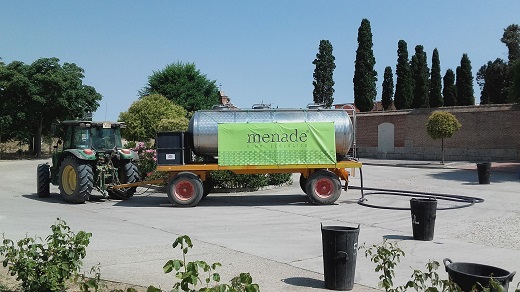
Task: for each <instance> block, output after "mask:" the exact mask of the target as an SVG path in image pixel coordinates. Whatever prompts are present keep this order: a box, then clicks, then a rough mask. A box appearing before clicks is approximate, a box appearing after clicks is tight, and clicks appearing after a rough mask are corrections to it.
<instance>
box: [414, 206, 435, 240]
mask: <svg viewBox="0 0 520 292" xmlns="http://www.w3.org/2000/svg"><path fill="white" fill-rule="evenodd" d="M410 210H411V211H412V212H411V213H412V231H413V239H415V240H424V241H428V240H433V233H434V230H435V217H436V216H437V215H436V212H437V200H436V199H432V198H427V199H417V198H413V199H411V200H410Z"/></svg>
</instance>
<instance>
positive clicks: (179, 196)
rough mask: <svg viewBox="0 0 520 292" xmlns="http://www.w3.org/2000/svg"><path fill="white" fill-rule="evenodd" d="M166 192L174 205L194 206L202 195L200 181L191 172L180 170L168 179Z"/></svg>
mask: <svg viewBox="0 0 520 292" xmlns="http://www.w3.org/2000/svg"><path fill="white" fill-rule="evenodd" d="M166 192H167V194H168V198H169V199H170V202H171V203H172V204H173V205H174V206H178V207H194V206H196V205H197V204H198V203H199V201H200V200H201V199H202V196H203V186H202V181H201V180H200V178H199V177H198V176H196V175H195V174H193V173H191V172H181V173H179V174H178V175H176V176H174V177H173V178H172V179H170V181H169V182H168V187H167V189H166Z"/></svg>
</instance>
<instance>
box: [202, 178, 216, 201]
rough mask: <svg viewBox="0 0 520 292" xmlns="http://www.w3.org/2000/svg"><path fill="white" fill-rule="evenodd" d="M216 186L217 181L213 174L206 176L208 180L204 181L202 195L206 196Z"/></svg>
mask: <svg viewBox="0 0 520 292" xmlns="http://www.w3.org/2000/svg"><path fill="white" fill-rule="evenodd" d="M214 187H215V183H214V181H213V178H212V177H211V175H209V174H208V175H207V176H206V180H205V181H203V182H202V197H203V198H205V197H207V196H208V195H209V193H211V191H213V188H214Z"/></svg>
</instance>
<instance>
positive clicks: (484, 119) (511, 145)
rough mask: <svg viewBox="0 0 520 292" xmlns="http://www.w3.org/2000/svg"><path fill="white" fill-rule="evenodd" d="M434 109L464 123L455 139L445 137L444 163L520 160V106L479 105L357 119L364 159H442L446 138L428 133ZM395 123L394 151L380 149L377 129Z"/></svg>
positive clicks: (360, 153)
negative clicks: (428, 122) (437, 138)
mask: <svg viewBox="0 0 520 292" xmlns="http://www.w3.org/2000/svg"><path fill="white" fill-rule="evenodd" d="M435 110H443V111H447V112H450V113H452V114H453V115H455V117H457V119H458V120H459V122H460V123H461V124H462V128H461V129H460V130H459V131H458V132H456V133H455V134H454V135H453V137H451V138H448V139H444V148H445V160H446V161H450V160H451V161H455V160H465V161H505V160H520V105H511V104H506V105H479V106H464V107H445V108H441V109H414V110H399V111H389V112H374V113H373V112H368V113H358V114H357V115H356V124H357V126H356V133H357V134H356V145H357V151H358V156H359V157H372V158H386V159H417V160H440V159H441V153H442V152H441V140H433V139H431V138H430V137H429V136H428V134H427V133H426V122H427V120H428V117H429V116H430V115H431V113H432V112H433V111H435ZM382 123H392V124H393V125H394V150H393V151H391V152H387V153H383V152H381V151H380V150H378V126H379V125H380V124H382Z"/></svg>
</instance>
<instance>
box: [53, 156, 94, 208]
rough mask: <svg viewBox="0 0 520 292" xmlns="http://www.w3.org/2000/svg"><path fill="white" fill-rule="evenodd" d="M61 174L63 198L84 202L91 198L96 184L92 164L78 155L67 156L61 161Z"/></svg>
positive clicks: (79, 202)
mask: <svg viewBox="0 0 520 292" xmlns="http://www.w3.org/2000/svg"><path fill="white" fill-rule="evenodd" d="M59 174H60V177H59V188H60V194H61V197H62V198H63V200H65V201H66V202H69V203H74V204H82V203H85V201H87V200H88V199H89V197H90V193H91V192H92V186H93V185H94V173H93V172H92V165H90V164H89V163H87V162H86V161H82V160H79V159H77V158H76V157H72V156H71V157H67V158H65V159H64V160H63V162H62V163H61V166H60V171H59Z"/></svg>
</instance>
